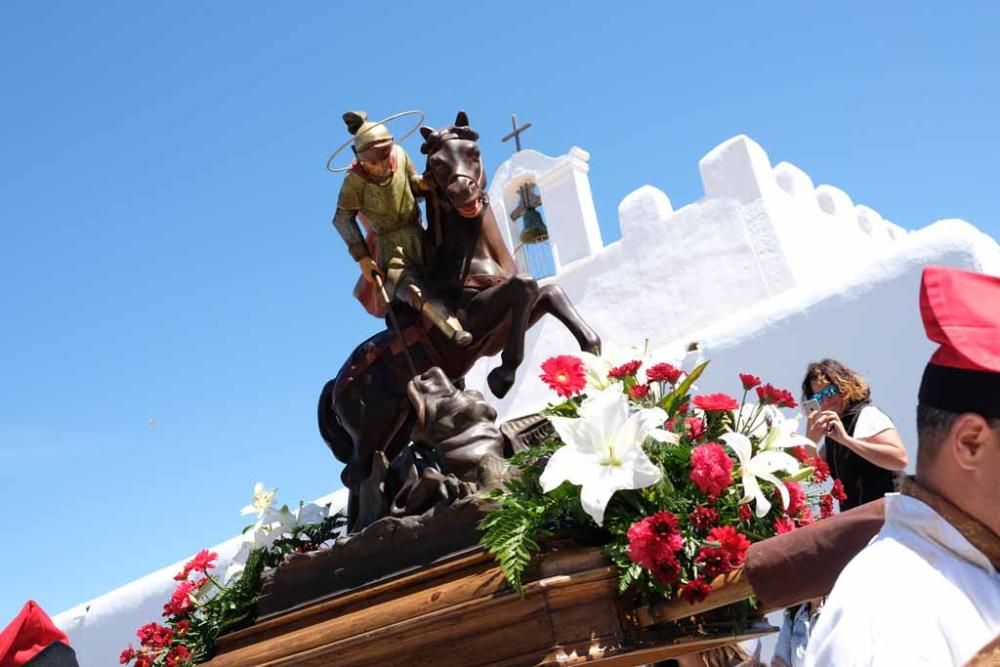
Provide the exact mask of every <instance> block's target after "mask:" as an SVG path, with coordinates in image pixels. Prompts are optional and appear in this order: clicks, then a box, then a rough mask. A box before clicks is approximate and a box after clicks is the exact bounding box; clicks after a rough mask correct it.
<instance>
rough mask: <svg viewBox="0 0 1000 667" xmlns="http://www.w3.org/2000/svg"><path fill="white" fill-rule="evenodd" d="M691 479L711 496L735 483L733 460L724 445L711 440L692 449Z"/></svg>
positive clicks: (703, 491) (715, 496)
mask: <svg viewBox="0 0 1000 667" xmlns="http://www.w3.org/2000/svg"><path fill="white" fill-rule="evenodd" d="M691 481H692V482H694V483H695V486H697V487H698V488H699V489H700V490H701V492H702V493H704V494H705V495H706V496H708V497H709V498H718V497H719V494H720V493H722V492H723V491H724V490H725V489H727V488H728V487H729V485H730V484H732V483H733V460H732V459H731V458H729V455H728V454H726V450H725V449H723V448H722V445H720V444H718V443H715V442H709V443H706V444H704V445H698V446H697V447H695V448H694V449H693V450H691Z"/></svg>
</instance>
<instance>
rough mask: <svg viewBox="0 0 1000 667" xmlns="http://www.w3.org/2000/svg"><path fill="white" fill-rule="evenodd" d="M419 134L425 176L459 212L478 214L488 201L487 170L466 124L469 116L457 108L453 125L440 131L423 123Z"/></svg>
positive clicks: (471, 131) (464, 215)
mask: <svg viewBox="0 0 1000 667" xmlns="http://www.w3.org/2000/svg"><path fill="white" fill-rule="evenodd" d="M420 134H421V135H422V136H423V138H424V143H423V145H422V146H421V147H420V152H421V153H423V154H424V155H426V156H427V169H426V171H425V172H424V177H425V178H426V179H427V180H428V181H429V182H430V183H431V185H432V186H434V188H435V189H436V190H437V192H439V193H441V194H442V195H443V200H444V202H443V203H446V204H447V205H448V206H450V207H451V208H453V209H454V210H455V211H456V212H458V213H459V215H461V216H462V217H465V218H475V217H477V216H479V214H480V213H482V211H483V208H484V207H485V205H486V203H487V201H488V200H487V197H486V171H485V169H483V160H482V155H481V154H480V151H479V144H478V143H476V141H477V140H478V139H479V133H478V132H476V131H475V130H473V129H472V128H471V127H469V117H468V116H466V115H465V112H464V111H459V112H458V115H457V116H456V117H455V124H454V125H449V126H447V127H443V128H441V129H439V130H435V129H433V128H430V127H426V126H424V127H421V128H420Z"/></svg>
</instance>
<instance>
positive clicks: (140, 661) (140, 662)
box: [135, 653, 153, 667]
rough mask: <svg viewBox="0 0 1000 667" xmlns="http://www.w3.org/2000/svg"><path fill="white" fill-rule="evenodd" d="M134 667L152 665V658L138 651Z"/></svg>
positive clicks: (151, 666) (148, 666) (150, 666)
mask: <svg viewBox="0 0 1000 667" xmlns="http://www.w3.org/2000/svg"><path fill="white" fill-rule="evenodd" d="M135 667H153V658H152V656H150V655H149V654H147V653H139V654H138V655H136V656H135Z"/></svg>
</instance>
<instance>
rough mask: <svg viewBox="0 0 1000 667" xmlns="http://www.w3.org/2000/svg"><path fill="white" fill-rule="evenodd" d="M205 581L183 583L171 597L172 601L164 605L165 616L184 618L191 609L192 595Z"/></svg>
mask: <svg viewBox="0 0 1000 667" xmlns="http://www.w3.org/2000/svg"><path fill="white" fill-rule="evenodd" d="M202 583H203V581H199V582H198V583H195V582H193V581H182V582H181V584H180V585H179V586H178V587H177V590H175V591H174V594H173V595H171V596H170V601H169V602H167V604H165V605H163V615H164V616H166V617H168V618H169V617H171V616H183V615H184V614H186V613H187V612H188V610H189V609H191V593H192V592H194V591H195V590H197V588H198V587H199V586H201V584H202Z"/></svg>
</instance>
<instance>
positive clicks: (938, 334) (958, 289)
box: [920, 266, 1000, 373]
mask: <svg viewBox="0 0 1000 667" xmlns="http://www.w3.org/2000/svg"><path fill="white" fill-rule="evenodd" d="M920 316H921V317H922V318H923V320H924V329H926V331H927V337H928V338H930V339H931V340H932V341H934V342H935V343H939V344H940V345H941V347H939V348H938V349H937V351H936V352H935V353H934V356H932V357H931V363H932V364H937V365H938V366H948V367H951V368H961V369H964V370H970V371H985V372H989V373H1000V278H997V277H994V276H988V275H985V274H982V273H972V272H971V271H960V270H958V269H949V268H946V267H943V266H929V267H927V268H925V269H924V274H923V280H922V281H921V284H920Z"/></svg>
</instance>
